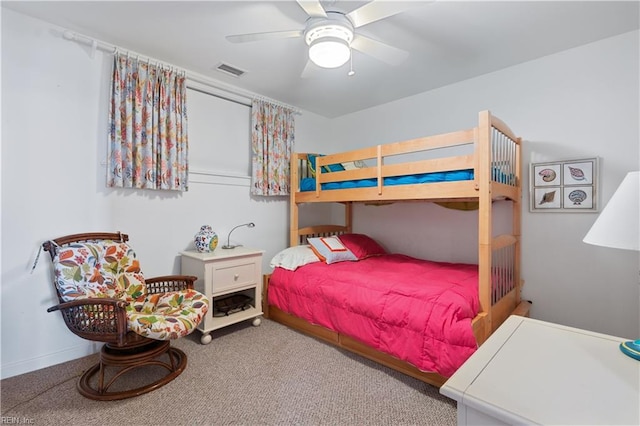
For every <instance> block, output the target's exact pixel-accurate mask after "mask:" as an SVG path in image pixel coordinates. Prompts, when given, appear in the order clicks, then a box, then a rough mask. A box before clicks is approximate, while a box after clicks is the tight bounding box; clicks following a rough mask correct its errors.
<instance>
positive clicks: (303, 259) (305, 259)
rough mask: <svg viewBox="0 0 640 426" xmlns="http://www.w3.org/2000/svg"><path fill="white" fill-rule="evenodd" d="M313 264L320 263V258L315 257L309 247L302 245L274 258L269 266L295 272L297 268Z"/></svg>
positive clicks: (286, 250)
mask: <svg viewBox="0 0 640 426" xmlns="http://www.w3.org/2000/svg"><path fill="white" fill-rule="evenodd" d="M313 262H320V259H318V256H316V255H315V253H314V252H313V250H311V248H310V247H309V246H308V245H302V246H293V247H289V248H286V249H284V250H282V251H281V252H279V253H278V254H276V255H275V256H273V259H271V263H270V264H269V266H271V267H272V268H276V267H279V268H283V269H288V270H289V271H295V270H296V269H297V268H299V267H301V266H304V265H307V264H309V263H313Z"/></svg>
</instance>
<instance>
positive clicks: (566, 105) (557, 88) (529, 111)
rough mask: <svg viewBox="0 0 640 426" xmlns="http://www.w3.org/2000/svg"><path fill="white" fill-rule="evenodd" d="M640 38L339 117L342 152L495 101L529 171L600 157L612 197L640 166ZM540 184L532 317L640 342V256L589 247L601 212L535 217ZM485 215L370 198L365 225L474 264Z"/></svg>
mask: <svg viewBox="0 0 640 426" xmlns="http://www.w3.org/2000/svg"><path fill="white" fill-rule="evenodd" d="M638 39H639V33H638V31H635V32H631V33H627V34H624V35H621V36H617V37H613V38H610V39H606V40H602V41H599V42H596V43H593V44H589V45H585V46H582V47H579V48H575V49H571V50H568V51H565V52H562V53H559V54H556V55H552V56H548V57H545V58H541V59H538V60H535V61H531V62H528V63H525V64H521V65H519V66H515V67H511V68H508V69H505V70H502V71H499V72H494V73H491V74H487V75H484V76H481V77H478V78H474V79H471V80H467V81H464V82H461V83H458V84H454V85H451V86H448V87H444V88H441V89H438V90H433V91H430V92H426V93H423V94H420V95H417V96H413V97H410V98H405V99H402V100H400V101H397V102H393V103H389V104H386V105H382V106H379V107H375V108H371V109H369V110H366V111H361V112H358V113H354V114H350V115H347V116H343V117H340V118H337V119H335V120H333V122H332V123H331V126H332V140H333V145H332V148H333V149H334V150H344V149H347V147H349V148H351V147H356V146H358V147H359V146H366V145H373V144H377V143H386V142H393V141H398V140H403V139H409V138H413V137H418V136H425V135H431V134H436V133H442V132H448V131H454V130H459V129H462V128H467V127H472V126H474V125H476V123H477V113H478V112H479V111H481V110H487V109H488V110H490V111H491V112H492V113H493V114H495V115H496V116H497V117H499V118H501V119H502V120H504V121H505V122H506V123H507V124H508V125H509V126H510V127H511V128H512V130H514V131H515V132H516V134H518V135H520V136H521V137H522V138H523V139H524V166H525V169H526V170H528V165H529V162H530V161H533V162H542V161H553V160H562V159H573V158H575V159H578V158H589V157H595V156H598V157H600V158H601V168H600V184H601V185H600V194H601V198H600V201H601V203H602V205H604V203H606V201H607V200H608V199H609V198H610V197H611V195H613V192H614V191H615V189H616V188H617V186H618V184H619V183H620V182H621V181H622V179H623V178H624V176H625V174H626V173H627V172H628V171H631V170H638V169H639V168H640V161H639V160H640V154H639V149H638V147H639V144H640V131H639V121H638V117H639V116H640V111H639V107H638V102H639V101H638V99H639V97H638V95H639V93H640V88H639V81H640V73H639V70H638V64H639V59H640V58H639V53H638V52H639V50H640V43H639V41H638ZM352 141H357V142H352ZM326 152H331V151H330V149H326ZM528 181H529V179H528V176H526V177H525V181H524V188H525V189H527V190H525V191H524V195H523V196H524V198H525V200H524V203H523V207H524V209H523V210H524V212H523V213H524V214H523V221H522V222H523V223H522V225H523V228H522V256H523V262H522V266H523V268H522V274H523V278H524V279H525V280H526V285H525V287H524V296H525V297H526V298H528V299H531V300H532V301H533V307H532V316H533V317H535V318H539V319H543V320H546V321H552V322H557V323H561V324H566V325H570V326H575V327H581V328H586V329H590V330H594V331H598V332H603V333H609V334H614V335H619V336H623V337H629V338H637V336H638V335H640V321H639V318H640V307H639V286H638V271H639V269H640V263H639V261H638V253H634V252H630V251H624V250H615V249H608V248H602V247H595V246H591V245H588V244H585V243H583V242H582V238H583V237H584V235H585V234H586V233H587V231H588V230H589V228H590V226H591V225H592V224H593V222H594V220H595V218H596V216H597V215H596V214H594V213H529V211H528V209H529V204H528V201H527V197H528ZM468 217H470V218H471V220H465V219H466V218H468ZM445 220H446V222H445V223H446V225H443V221H445ZM474 220H475V219H474V213H468V212H457V211H453V210H446V209H443V208H441V207H439V206H436V205H432V204H428V203H425V204H396V205H392V206H383V207H365V206H359V207H357V208H356V209H355V219H354V227H355V229H356V230H358V231H362V232H366V233H369V234H371V235H373V236H376V237H378V238H379V239H381V240H382V241H383V242H385V243H386V245H387V247H388V248H390V249H392V250H397V251H403V252H407V253H410V254H414V255H417V256H422V257H427V258H434V259H441V258H451V256H453V257H454V258H455V259H456V260H462V261H466V260H468V259H474V258H475V251H474V250H475V246H474V245H475V241H476V240H477V235H476V234H477V227H476V226H475V225H474V223H473V222H474ZM500 220H506V218H505V219H500ZM407 223H409V224H411V226H406V225H405V224H407ZM474 239H476V240H474ZM469 241H471V242H469Z"/></svg>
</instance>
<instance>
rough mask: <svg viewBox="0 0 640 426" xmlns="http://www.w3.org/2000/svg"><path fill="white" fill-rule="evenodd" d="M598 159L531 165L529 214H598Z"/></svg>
mask: <svg viewBox="0 0 640 426" xmlns="http://www.w3.org/2000/svg"><path fill="white" fill-rule="evenodd" d="M598 163H599V161H598V157H594V158H583V159H577V160H565V161H552V162H546V163H531V164H530V166H529V169H530V179H529V195H530V197H529V211H531V212H564V213H580V212H582V213H589V212H590V213H595V212H597V211H598Z"/></svg>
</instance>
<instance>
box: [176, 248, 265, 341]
mask: <svg viewBox="0 0 640 426" xmlns="http://www.w3.org/2000/svg"><path fill="white" fill-rule="evenodd" d="M263 253H264V251H263V250H256V249H251V248H247V247H236V248H234V249H229V250H224V249H222V248H219V247H218V248H217V249H216V250H215V251H214V252H212V253H199V252H197V251H183V252H180V255H181V256H182V262H181V263H182V268H181V271H182V272H181V273H182V274H183V275H195V276H196V277H198V280H197V281H196V283H195V287H196V290H198V291H200V292H202V293H204V294H205V295H206V296H207V297H208V298H209V300H210V301H211V307H210V308H209V312H207V315H206V316H205V318H204V320H202V322H201V323H200V325H198V329H199V330H200V331H201V332H202V337H201V338H200V342H202V344H203V345H206V344H207V343H209V342H211V332H212V331H213V330H216V329H218V328H222V327H225V326H227V325H231V324H235V323H237V322H240V321H244V320H247V319H252V318H253V325H255V326H258V325H260V321H261V320H260V315H262V254H263ZM230 295H242V296H248V297H249V298H250V299H252V300H253V302H251V304H250V305H248V306H246V307H245V309H243V310H239V311H237V312H234V313H230V314H229V315H224V314H220V313H219V312H214V306H213V304H214V300H215V299H217V298H222V297H225V296H230Z"/></svg>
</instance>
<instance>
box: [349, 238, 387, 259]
mask: <svg viewBox="0 0 640 426" xmlns="http://www.w3.org/2000/svg"><path fill="white" fill-rule="evenodd" d="M338 238H340V241H342V244H344V246H345V247H346V248H348V249H349V250H351V252H352V253H353V254H354V255H355V256H356V257H357V258H358V260H362V259H365V258H367V257H371V256H379V255H381V254H387V251H386V250H385V249H384V248H382V246H381V245H380V244H378V243H377V242H376V241H375V240H374V239H373V238H371V237H369V236H368V235H364V234H343V235H340V236H339V237H338Z"/></svg>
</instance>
